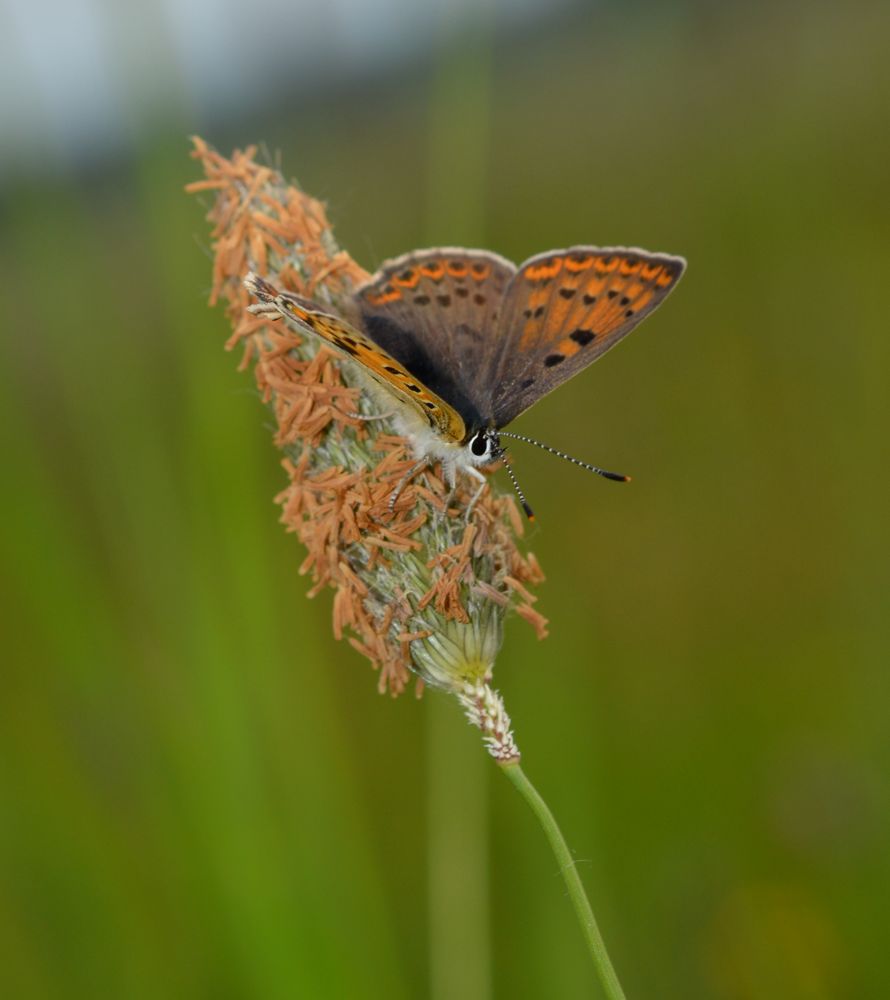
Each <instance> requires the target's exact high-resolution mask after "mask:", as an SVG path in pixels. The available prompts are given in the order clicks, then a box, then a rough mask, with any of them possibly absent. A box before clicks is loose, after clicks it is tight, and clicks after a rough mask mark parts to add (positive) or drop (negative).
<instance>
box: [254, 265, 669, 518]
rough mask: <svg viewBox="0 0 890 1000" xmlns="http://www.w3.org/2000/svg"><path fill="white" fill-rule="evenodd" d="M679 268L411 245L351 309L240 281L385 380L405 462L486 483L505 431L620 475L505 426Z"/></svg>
mask: <svg viewBox="0 0 890 1000" xmlns="http://www.w3.org/2000/svg"><path fill="white" fill-rule="evenodd" d="M685 267H686V261H685V260H684V259H683V258H682V257H676V256H672V255H669V254H653V253H648V252H647V251H645V250H638V249H628V248H625V247H594V246H575V247H570V248H569V249H567V250H552V251H549V252H547V253H542V254H538V255H537V256H534V257H531V258H529V259H528V260H526V261H525V262H524V263H523V264H521V265H520V266H519V267H517V266H516V265H515V264H513V263H511V262H510V261H509V260H507V259H506V258H504V257H501V256H499V255H498V254H495V253H491V252H490V251H487V250H465V249H459V248H455V247H440V248H436V249H430V250H415V251H413V252H411V253H408V254H405V255H403V256H401V257H397V258H395V259H393V260H389V261H386V262H385V263H384V264H383V265H382V266H381V268H380V270H379V271H377V273H376V274H374V275H373V276H372V277H371V278H370V279H369V280H368V281H367V282H366V283H364V284H362V285H361V286H359V287H358V288H356V290H355V291H354V293H353V297H352V300H351V302H350V303H349V304H348V307H347V309H346V310H345V311H344V312H345V316H338V315H335V314H333V313H332V312H331V311H330V310H329V309H326V308H324V307H323V306H320V305H319V304H317V303H315V302H313V301H311V300H309V299H306V298H303V297H302V296H299V295H296V294H294V293H292V292H287V291H279V290H278V289H277V288H275V287H274V286H272V285H270V284H269V283H268V282H267V281H265V280H264V279H263V278H261V277H259V276H258V275H256V274H253V273H251V274H250V275H248V276H247V278H246V279H245V285H246V287H247V288H248V290H249V291H250V293H251V294H252V295H253V296H254V297H255V298H256V299H257V300H258V302H257V304H255V305H253V306H251V307H250V309H251V311H252V312H254V313H256V314H258V315H262V316H266V317H277V316H284V317H285V318H287V319H288V320H290V321H291V322H293V323H294V324H295V325H296V326H297V328H299V329H302V330H308V331H310V332H311V333H314V334H316V335H317V336H319V337H320V338H321V339H322V340H323V341H324V342H325V343H326V344H328V345H330V346H331V347H333V348H334V349H335V350H336V351H338V352H339V353H340V354H341V355H344V356H346V357H348V358H350V359H351V360H353V361H354V362H356V363H357V364H358V366H359V367H360V369H361V370H362V371H363V372H364V373H365V374H366V375H368V376H370V377H371V378H372V379H373V380H375V381H376V382H377V383H378V384H379V385H380V386H382V387H383V389H384V394H385V397H386V399H387V400H388V401H391V402H392V404H393V405H392V410H393V411H394V416H395V419H396V421H397V426H398V428H399V430H400V432H401V433H402V434H403V435H404V436H406V437H407V438H408V439H409V440H410V441H411V443H412V445H413V448H414V451H415V454H416V456H417V459H418V464H417V466H415V468H414V469H412V470H411V474H413V473H414V472H415V471H417V470H419V469H420V468H422V467H424V466H426V465H427V464H429V463H430V462H433V461H441V462H442V467H443V471H444V474H445V476H446V478H447V479H448V480H449V481H450V482H451V483H452V484H453V483H454V480H455V475H456V470H458V469H463V470H465V471H466V472H468V473H470V474H471V475H474V476H476V477H477V478H479V479H481V480H482V481H483V482H484V476H483V475H482V474H481V472H480V471H479V470H480V468H482V467H484V466H486V465H490V464H492V462H494V461H495V460H497V459H499V458H505V451H504V449H503V447H502V446H501V441H500V439H501V437H502V436H503V437H513V438H517V439H519V440H524V441H528V442H529V443H531V444H536V445H538V446H539V447H543V448H546V450H548V451H551V452H553V453H554V454H557V455H560V456H561V457H563V458H567V459H569V461H572V462H574V463H575V464H577V465H581V466H583V467H585V468H587V469H590V470H591V471H594V472H597V473H599V474H600V475H604V476H606V477H607V478H611V479H620V480H625V479H627V477H626V476H621V475H619V474H617V473H609V472H606V471H605V470H603V469H600V468H598V467H596V466H592V465H589V464H588V463H586V462H581V461H580V460H578V459H574V458H571V457H570V456H568V455H564V454H563V453H562V452H559V451H557V450H556V449H554V448H550V447H548V446H547V445H543V444H541V442H538V441H535V440H533V439H531V438H526V437H524V436H522V435H516V434H511V433H509V432H506V431H504V428H505V427H506V426H507V425H508V424H510V423H511V421H513V420H514V419H515V418H516V417H518V416H519V415H520V414H521V413H524V412H525V411H526V410H527V409H529V407H531V406H533V405H534V404H535V403H536V402H538V400H539V399H541V398H542V397H544V396H546V395H547V394H548V393H550V392H552V391H553V390H554V389H555V388H556V387H557V386H559V385H562V383H563V382H566V381H567V380H568V379H570V378H572V377H573V376H574V375H577V374H578V372H580V371H582V370H583V369H584V368H586V367H587V366H588V365H589V364H591V363H592V362H594V361H596V359H597V358H599V357H600V356H601V355H603V354H605V352H606V351H608V350H609V349H610V348H611V347H614V345H615V344H617V343H618V341H619V340H621V339H622V338H623V337H624V336H626V335H627V334H628V333H630V331H631V330H633V329H634V327H635V326H637V324H638V323H640V322H641V321H642V320H643V319H645V318H646V316H648V315H649V314H650V313H651V312H653V310H655V309H657V308H658V306H659V305H661V303H662V302H663V301H664V299H665V298H666V297H667V295H669V294H670V292H671V290H672V289H673V288H674V286H675V285H676V284H677V282H678V281H679V280H680V277H681V276H682V274H683V271H684V270H685ZM507 471H508V472H509V473H510V475H511V479H512V481H513V485H514V487H515V488H516V490H517V493H518V494H519V498H520V500H521V502H522V504H523V507H524V508H525V511H526V513H527V514H528V515H529V516H532V513H531V508H530V507H529V506H528V504H527V503H526V501H525V497H524V496H523V494H522V491H521V490H520V489H519V485H518V483H517V482H516V479H515V476H513V474H512V471H511V470H510V467H509V466H507ZM391 504H392V501H391Z"/></svg>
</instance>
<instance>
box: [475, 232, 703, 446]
mask: <svg viewBox="0 0 890 1000" xmlns="http://www.w3.org/2000/svg"><path fill="white" fill-rule="evenodd" d="M685 266H686V264H685V261H684V260H683V259H682V258H681V257H672V256H669V255H667V254H650V253H647V252H645V251H643V250H633V249H626V248H624V247H572V248H571V249H569V250H558V251H552V252H550V253H546V254H540V255H538V256H537V257H532V258H531V259H530V260H527V261H526V262H525V263H524V264H523V265H522V266H521V267H520V268H519V270H518V271H517V273H516V275H515V277H514V278H513V279H512V281H511V283H510V285H509V287H508V288H507V291H506V295H505V299H504V304H503V308H502V310H501V314H500V316H499V318H498V326H497V337H496V339H497V351H496V354H495V356H494V358H493V359H492V362H491V365H490V367H488V368H487V372H486V376H485V377H486V380H487V382H488V384H489V385H490V386H491V387H492V396H491V400H490V413H489V414H488V416H489V418H490V420H491V422H492V423H494V425H495V426H496V427H504V426H506V425H507V424H508V423H509V422H510V421H511V420H513V419H514V418H515V417H517V416H518V415H519V414H520V413H522V412H523V411H524V410H527V409H528V408H529V407H530V406H531V405H532V404H534V403H536V402H537V401H538V400H539V399H540V398H541V397H542V396H544V395H546V394H547V393H548V392H550V391H551V390H553V389H555V388H556V387H557V386H558V385H561V384H562V383H563V382H565V381H566V380H567V379H570V378H571V377H572V376H573V375H576V374H577V373H578V372H579V371H581V370H582V369H583V368H586V367H587V365H589V364H590V363H591V362H592V361H595V360H596V359H597V358H598V357H600V356H601V355H602V354H604V353H605V352H606V351H607V350H609V348H610V347H612V346H614V345H615V344H616V343H618V341H619V340H621V338H622V337H624V336H626V335H627V334H628V333H630V331H631V330H632V329H633V328H634V327H635V326H636V325H637V324H638V323H639V322H640V321H641V320H642V319H644V318H645V317H646V316H648V315H649V313H651V312H652V311H653V310H654V309H656V308H657V307H658V306H659V305H660V304H661V302H663V301H664V299H665V297H666V296H667V295H668V293H669V292H670V291H671V289H672V288H673V287H674V285H676V283H677V281H678V280H679V278H680V276H681V275H682V273H683V269H684V268H685Z"/></svg>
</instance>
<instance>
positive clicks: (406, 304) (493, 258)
mask: <svg viewBox="0 0 890 1000" xmlns="http://www.w3.org/2000/svg"><path fill="white" fill-rule="evenodd" d="M515 273H516V267H515V265H513V264H512V263H510V261H508V260H505V259H504V258H503V257H499V256H498V255H497V254H494V253H489V252H488V251H486V250H463V249H459V248H456V247H440V248H437V249H431V250H418V251H415V252H413V253H409V254H405V255H404V256H403V257H398V258H396V259H395V260H391V261H387V262H386V263H385V264H384V265H383V266H382V267H381V268H380V270H379V271H378V272H377V273H376V274H375V275H374V276H373V277H372V278H371V280H370V281H369V282H368V283H367V284H366V285H364V286H362V287H361V288H360V289H359V290H358V292H357V293H356V300H357V303H358V308H359V312H360V315H361V323H362V326H363V328H364V330H365V332H366V333H367V334H368V336H369V337H370V338H371V339H372V340H373V341H374V342H375V343H376V344H379V345H380V346H381V347H383V348H384V349H386V350H387V351H388V352H389V353H390V354H392V355H393V356H394V357H396V358H398V360H399V361H400V362H401V363H402V364H403V365H404V366H405V367H406V368H407V369H408V370H410V371H411V372H412V374H413V375H414V376H415V377H416V378H419V379H421V380H422V381H423V383H424V384H425V385H426V386H427V387H428V388H429V389H430V390H431V391H433V392H435V393H437V394H438V395H440V396H441V397H442V398H443V399H445V400H446V401H447V402H448V403H450V404H451V405H452V406H453V407H454V408H455V409H456V410H458V412H459V413H460V414H461V416H462V417H463V419H464V421H465V423H466V424H467V425H468V427H469V426H478V425H480V422H481V420H482V416H483V410H484V408H485V407H486V406H487V403H488V401H489V399H490V396H491V386H490V385H489V384H488V383H487V382H486V381H485V379H484V370H485V367H486V365H485V359H486V357H487V356H489V355H490V354H491V352H492V351H493V350H494V347H495V344H494V334H495V330H496V327H497V322H498V313H499V309H500V307H501V305H502V302H503V297H504V292H505V290H506V288H507V286H508V284H509V282H510V279H511V278H512V277H513V275H514V274H515Z"/></svg>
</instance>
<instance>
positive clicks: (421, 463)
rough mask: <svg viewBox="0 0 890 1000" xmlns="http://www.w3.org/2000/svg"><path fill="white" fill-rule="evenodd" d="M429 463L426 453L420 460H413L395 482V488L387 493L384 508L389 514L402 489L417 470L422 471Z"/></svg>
mask: <svg viewBox="0 0 890 1000" xmlns="http://www.w3.org/2000/svg"><path fill="white" fill-rule="evenodd" d="M429 464H430V459H429V456H428V455H424V457H423V458H421V459H420V461H418V462H415V463H414V465H412V466H411V468H410V469H409V470H408V471H407V472H406V473H405V475H404V476H402V478H401V479H400V480H399V481H398V483H396V488H395V489H394V490H393V491H392V493H390V495H389V502H388V503H387V505H386V509H387V510H388V511H389V513H390V514H393V513H395V509H396V501H397V500H398V499H399V496H400V495H401V493H402V490H403V489H404V488H405V487H406V486H407V485H408V483H410V482H411V480H412V479H413V478H414V477H415V476H416V475H417V473H418V472H422V471H423V470H424V469H426V468H428V467H429Z"/></svg>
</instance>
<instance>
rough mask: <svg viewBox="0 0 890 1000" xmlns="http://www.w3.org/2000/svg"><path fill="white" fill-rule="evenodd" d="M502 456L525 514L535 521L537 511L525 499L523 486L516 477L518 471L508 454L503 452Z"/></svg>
mask: <svg viewBox="0 0 890 1000" xmlns="http://www.w3.org/2000/svg"><path fill="white" fill-rule="evenodd" d="M500 458H501V459H502V460H503V463H504V468H505V469H506V470H507V475H508V476H509V477H510V482H511V483H512V484H513V489H514V490H516V496H518V497H519V502H520V503H521V504H522V509H523V510H524V511H525V516H526V517H527V518H528V519H529V521H534V519H535V512H534V511H533V510H532V509H531V507H530V506H529V503H528V500H526V499H525V494H524V493H523V492H522V487H521V486H520V485H519V480H518V479H517V478H516V473H515V472H514V471H513V468H512V466H511V465H510V463H509V462H508V461H507V456H506V455H504V454H503V453H501V455H500Z"/></svg>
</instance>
